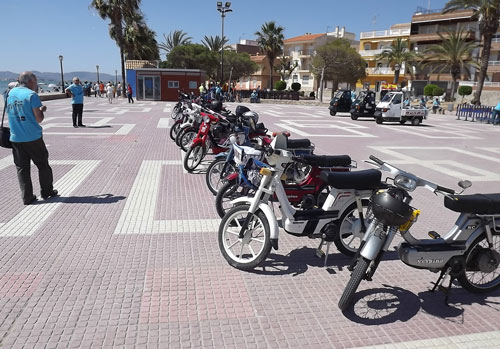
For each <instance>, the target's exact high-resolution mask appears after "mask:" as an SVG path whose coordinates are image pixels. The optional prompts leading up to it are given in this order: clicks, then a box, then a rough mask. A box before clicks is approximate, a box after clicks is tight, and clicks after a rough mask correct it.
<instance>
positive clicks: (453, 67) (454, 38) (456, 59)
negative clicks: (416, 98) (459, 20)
mask: <svg viewBox="0 0 500 349" xmlns="http://www.w3.org/2000/svg"><path fill="white" fill-rule="evenodd" d="M438 35H439V37H440V38H441V43H440V44H436V45H431V46H429V47H428V48H427V49H426V50H425V51H424V53H425V54H426V56H425V60H423V61H422V62H421V64H422V65H423V66H433V67H434V68H436V69H437V70H438V71H439V73H442V72H444V71H446V72H449V73H450V74H451V77H452V79H453V82H452V85H451V96H450V99H451V100H453V99H454V96H455V91H456V89H457V86H458V84H457V81H458V80H459V79H460V75H461V73H462V71H466V72H467V73H468V74H469V75H470V71H469V68H470V67H471V66H472V67H478V65H477V63H476V62H474V60H473V59H472V53H473V51H474V49H476V47H477V45H476V44H475V43H473V42H469V41H466V40H465V38H464V35H463V31H462V30H459V31H458V32H453V31H448V32H447V35H446V37H445V36H444V35H443V34H442V33H438Z"/></svg>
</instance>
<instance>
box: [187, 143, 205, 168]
mask: <svg viewBox="0 0 500 349" xmlns="http://www.w3.org/2000/svg"><path fill="white" fill-rule="evenodd" d="M204 157H205V148H204V147H203V146H202V145H197V146H194V147H192V148H190V149H189V150H188V152H187V153H186V156H185V157H184V169H185V170H186V171H188V172H192V171H194V170H195V169H196V168H197V167H198V165H199V164H200V163H201V160H203V158H204Z"/></svg>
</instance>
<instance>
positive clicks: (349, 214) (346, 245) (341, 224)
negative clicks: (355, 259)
mask: <svg viewBox="0 0 500 349" xmlns="http://www.w3.org/2000/svg"><path fill="white" fill-rule="evenodd" d="M369 203H370V202H369V200H361V206H362V207H363V218H364V219H365V227H368V225H369V222H367V218H368V217H367V216H368V206H369ZM334 227H335V230H336V231H335V235H334V240H333V242H334V243H335V246H336V247H337V249H338V250H339V252H341V253H342V254H344V255H346V256H349V257H352V256H354V255H355V254H356V252H357V251H358V249H359V247H360V246H361V241H362V239H363V236H364V233H363V229H362V224H361V218H360V216H359V211H358V207H357V205H356V203H355V202H354V203H353V204H351V205H350V206H349V207H347V208H346V209H345V210H344V212H342V214H341V216H340V218H339V219H338V220H337V221H335V225H334Z"/></svg>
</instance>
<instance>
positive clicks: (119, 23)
mask: <svg viewBox="0 0 500 349" xmlns="http://www.w3.org/2000/svg"><path fill="white" fill-rule="evenodd" d="M140 3H141V0H92V3H91V4H90V7H91V8H94V9H96V10H97V13H98V14H99V17H101V18H102V19H109V21H110V23H109V35H110V36H111V38H112V39H113V40H115V42H116V44H117V45H118V47H119V48H120V60H121V68H122V81H123V82H125V58H124V51H125V45H126V43H125V33H124V26H125V20H126V19H127V18H133V17H134V16H135V15H136V14H137V13H140V10H139V5H140ZM125 86H126V85H125V83H124V84H123V95H125Z"/></svg>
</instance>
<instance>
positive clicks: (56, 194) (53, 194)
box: [42, 190, 58, 200]
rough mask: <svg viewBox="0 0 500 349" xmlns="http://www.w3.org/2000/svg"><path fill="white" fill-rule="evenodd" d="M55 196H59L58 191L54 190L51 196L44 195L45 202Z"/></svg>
mask: <svg viewBox="0 0 500 349" xmlns="http://www.w3.org/2000/svg"><path fill="white" fill-rule="evenodd" d="M54 196H58V193H57V190H52V193H50V194H42V198H43V199H44V200H47V199H49V198H52V197H54Z"/></svg>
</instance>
